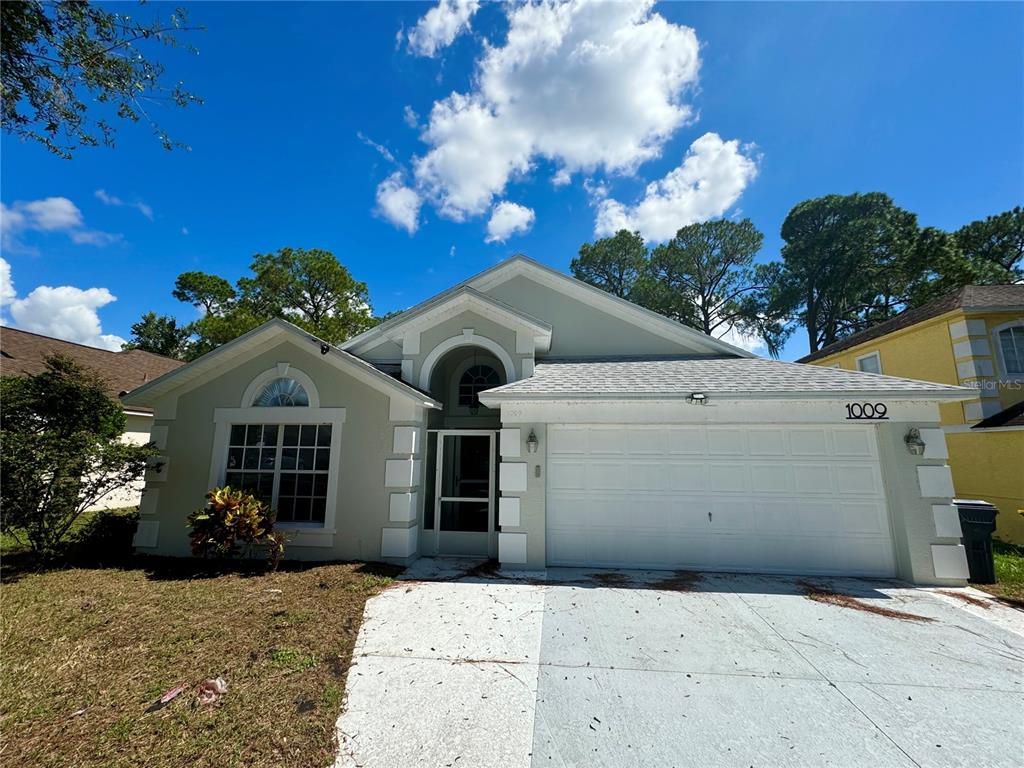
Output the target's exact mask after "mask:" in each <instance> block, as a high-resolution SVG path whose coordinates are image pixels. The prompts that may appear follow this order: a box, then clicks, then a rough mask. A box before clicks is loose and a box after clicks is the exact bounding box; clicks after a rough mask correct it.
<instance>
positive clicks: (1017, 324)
mask: <svg viewBox="0 0 1024 768" xmlns="http://www.w3.org/2000/svg"><path fill="white" fill-rule="evenodd" d="M1010 328H1020V329H1022V330H1024V318H1018V319H1016V320H1010V321H1009V322H1007V323H1002V324H1001V325H997V326H996V327H995V328H993V329H992V346H994V347H995V349H996V360H997V361H998V362H999V379H1000V381H1024V374H1020V373H1010V372H1009V371H1008V370H1006V360H1005V358H1003V345H1002V344H1001V343H1000V342H999V334H1000V333H1002V332H1003V331H1006V330H1009V329H1010Z"/></svg>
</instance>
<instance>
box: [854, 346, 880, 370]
mask: <svg viewBox="0 0 1024 768" xmlns="http://www.w3.org/2000/svg"><path fill="white" fill-rule="evenodd" d="M869 357H873V358H875V360H877V361H878V373H879V374H881V373H882V356H881V355H880V354H878V351H877V350H875V351H874V352H868V353H867V354H866V355H858V356H857V357H856V358H854V361H853V364H854V366H855V367H856V368H857V370H858V371H859V372H860V373H872V371H862V370H861V369H860V361H861V360H867V359H868V358H869Z"/></svg>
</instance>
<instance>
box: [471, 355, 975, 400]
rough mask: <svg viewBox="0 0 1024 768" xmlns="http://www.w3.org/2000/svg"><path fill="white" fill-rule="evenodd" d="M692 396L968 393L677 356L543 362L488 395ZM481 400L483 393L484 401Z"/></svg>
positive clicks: (834, 371) (814, 369) (818, 370)
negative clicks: (699, 393)
mask: <svg viewBox="0 0 1024 768" xmlns="http://www.w3.org/2000/svg"><path fill="white" fill-rule="evenodd" d="M692 392H704V393H707V394H709V395H711V394H716V395H735V396H743V397H751V396H753V397H757V396H763V397H787V396H802V397H804V396H806V397H825V396H829V395H848V394H853V393H864V394H871V395H883V394H884V395H889V396H904V397H911V398H917V397H921V398H922V399H929V400H930V399H936V398H938V399H945V398H951V399H966V398H968V397H971V396H974V397H976V396H977V393H976V392H975V391H974V390H971V389H966V388H964V387H953V386H949V385H946V384H935V383H933V382H928V381H916V380H914V379H900V378H896V377H895V376H882V375H878V374H873V373H861V372H859V371H845V370H841V369H838V368H823V367H820V366H816V365H802V364H799V363H783V362H779V361H777V360H763V359H758V358H717V357H715V358H709V357H693V356H689V357H676V358H664V357H662V358H649V359H648V358H645V359H635V358H634V359H622V358H606V359H587V360H547V361H544V362H542V363H538V364H537V367H536V368H535V370H534V373H533V376H531V377H530V378H528V379H522V380H521V381H516V382H513V383H511V384H506V385H504V386H501V387H496V388H494V389H491V390H489V391H488V392H487V395H495V396H497V397H498V398H500V399H513V398H517V397H520V396H522V397H524V398H525V399H533V398H541V399H543V398H551V397H562V398H564V397H565V396H567V395H569V396H574V397H584V398H585V397H599V396H604V395H612V396H616V397H625V398H630V397H636V398H652V397H659V396H662V397H670V398H671V397H680V396H682V397H685V396H687V395H689V394H691V393H692ZM485 397H486V396H485Z"/></svg>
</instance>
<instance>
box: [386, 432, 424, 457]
mask: <svg viewBox="0 0 1024 768" xmlns="http://www.w3.org/2000/svg"><path fill="white" fill-rule="evenodd" d="M391 450H392V453H408V454H413V455H415V454H418V453H419V452H420V430H419V428H418V427H395V438H394V442H393V444H392V448H391Z"/></svg>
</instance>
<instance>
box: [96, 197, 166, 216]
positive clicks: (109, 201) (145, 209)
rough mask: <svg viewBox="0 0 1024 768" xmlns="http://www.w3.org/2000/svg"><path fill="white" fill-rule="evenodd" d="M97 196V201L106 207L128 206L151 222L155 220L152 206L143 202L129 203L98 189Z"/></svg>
mask: <svg viewBox="0 0 1024 768" xmlns="http://www.w3.org/2000/svg"><path fill="white" fill-rule="evenodd" d="M95 194H96V199H97V200H99V201H100V202H101V203H103V204H104V205H113V206H116V207H122V206H128V207H129V208H134V209H135V210H137V211H138V212H139V213H141V214H142V215H143V216H145V217H146V218H147V219H149V220H150V221H152V220H153V209H152V208H151V207H150V206H148V205H146V204H145V203H144V202H142V201H141V200H136V201H135V202H134V203H129V202H126V201H125V200H122V199H121V198H120V197H117V196H116V195H111V194H108V193H107V191H106V190H103V189H97V190H96V192H95Z"/></svg>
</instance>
